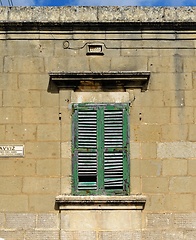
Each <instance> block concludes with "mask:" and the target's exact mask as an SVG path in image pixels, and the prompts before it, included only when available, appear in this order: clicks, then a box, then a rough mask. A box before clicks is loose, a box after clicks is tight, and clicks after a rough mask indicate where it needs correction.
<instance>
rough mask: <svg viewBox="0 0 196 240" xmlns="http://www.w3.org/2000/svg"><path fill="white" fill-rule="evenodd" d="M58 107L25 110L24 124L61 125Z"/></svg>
mask: <svg viewBox="0 0 196 240" xmlns="http://www.w3.org/2000/svg"><path fill="white" fill-rule="evenodd" d="M58 110H59V109H58V108H57V107H45V108H23V112H22V114H23V115H22V119H23V123H39V124H42V123H47V124H49V123H59V111H58Z"/></svg>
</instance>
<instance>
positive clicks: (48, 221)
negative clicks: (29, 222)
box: [36, 213, 59, 230]
mask: <svg viewBox="0 0 196 240" xmlns="http://www.w3.org/2000/svg"><path fill="white" fill-rule="evenodd" d="M58 228H59V216H58V214H54V213H39V214H38V215H37V220H36V229H47V230H49V229H58Z"/></svg>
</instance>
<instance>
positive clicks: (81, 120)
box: [73, 108, 97, 191]
mask: <svg viewBox="0 0 196 240" xmlns="http://www.w3.org/2000/svg"><path fill="white" fill-rule="evenodd" d="M73 131H74V141H73V142H74V146H73V147H74V149H73V155H74V156H73V158H74V160H75V161H74V163H73V164H74V166H73V171H74V185H75V188H76V189H75V190H76V191H91V190H96V189H97V111H96V110H93V109H86V108H77V109H76V110H75V112H74V129H73Z"/></svg>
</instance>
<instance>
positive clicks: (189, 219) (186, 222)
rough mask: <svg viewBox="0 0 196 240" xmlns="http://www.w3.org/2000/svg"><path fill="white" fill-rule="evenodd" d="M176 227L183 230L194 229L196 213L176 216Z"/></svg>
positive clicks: (177, 214)
mask: <svg viewBox="0 0 196 240" xmlns="http://www.w3.org/2000/svg"><path fill="white" fill-rule="evenodd" d="M173 223H174V227H175V228H182V229H194V228H195V226H196V225H195V223H196V213H176V214H174V220H173Z"/></svg>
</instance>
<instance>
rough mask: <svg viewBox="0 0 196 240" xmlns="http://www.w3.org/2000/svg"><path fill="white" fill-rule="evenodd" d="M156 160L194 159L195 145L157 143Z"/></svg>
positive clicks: (195, 154)
mask: <svg viewBox="0 0 196 240" xmlns="http://www.w3.org/2000/svg"><path fill="white" fill-rule="evenodd" d="M157 156H158V158H195V157H196V143H194V142H171V143H167V142H166V143H159V144H158V148H157Z"/></svg>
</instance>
